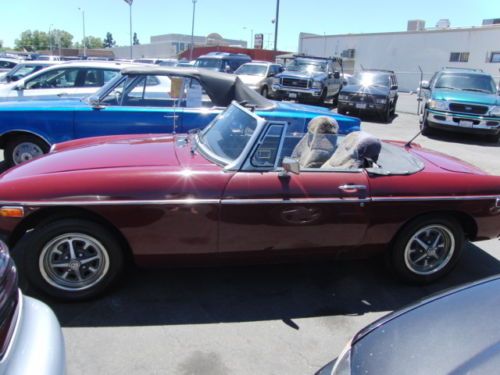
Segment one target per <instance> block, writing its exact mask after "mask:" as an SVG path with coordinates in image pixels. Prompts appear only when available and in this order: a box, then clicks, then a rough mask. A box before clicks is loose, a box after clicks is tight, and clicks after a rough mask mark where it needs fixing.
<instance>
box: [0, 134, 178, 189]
mask: <svg viewBox="0 0 500 375" xmlns="http://www.w3.org/2000/svg"><path fill="white" fill-rule="evenodd" d="M58 146H59V147H60V149H59V150H57V146H56V151H55V152H52V153H49V154H47V155H44V156H42V157H40V158H38V159H35V160H32V161H30V162H28V163H26V164H23V165H20V166H18V167H15V168H13V169H11V170H9V171H7V172H6V173H5V174H4V175H3V177H2V179H3V180H9V179H17V178H26V177H30V176H36V175H45V174H53V173H65V172H74V171H84V170H86V171H88V170H100V169H111V168H134V167H150V166H177V165H179V161H178V159H177V156H176V153H175V149H174V137H173V136H172V135H154V136H153V135H142V136H130V135H128V136H111V137H96V138H89V139H82V140H76V141H70V142H66V143H61V144H59V145H58Z"/></svg>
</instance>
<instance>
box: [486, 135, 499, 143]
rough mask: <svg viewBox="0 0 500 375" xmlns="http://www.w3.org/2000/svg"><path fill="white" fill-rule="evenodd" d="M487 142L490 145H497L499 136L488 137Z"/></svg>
mask: <svg viewBox="0 0 500 375" xmlns="http://www.w3.org/2000/svg"><path fill="white" fill-rule="evenodd" d="M488 140H489V141H490V142H492V143H498V141H499V140H500V134H492V135H489V136H488Z"/></svg>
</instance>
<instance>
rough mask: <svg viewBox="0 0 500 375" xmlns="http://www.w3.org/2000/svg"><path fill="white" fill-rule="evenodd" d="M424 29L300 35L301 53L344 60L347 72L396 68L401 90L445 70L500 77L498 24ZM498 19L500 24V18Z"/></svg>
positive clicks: (414, 24)
mask: <svg viewBox="0 0 500 375" xmlns="http://www.w3.org/2000/svg"><path fill="white" fill-rule="evenodd" d="M445 21H447V20H440V21H439V23H438V25H437V26H440V28H438V27H437V28H433V29H425V28H424V27H422V22H423V21H421V20H416V21H410V22H408V28H409V29H410V30H409V31H404V32H387V33H373V34H344V35H315V34H306V33H301V34H300V36H299V52H300V53H305V54H310V55H316V56H342V57H344V70H345V71H346V72H347V73H352V72H353V71H358V70H361V69H362V67H364V68H365V69H368V68H378V69H390V70H394V71H395V72H396V74H397V76H398V81H399V87H400V90H402V91H414V90H415V89H416V88H417V87H418V84H419V80H420V72H419V66H420V67H421V68H422V70H423V72H424V79H429V78H430V77H431V76H432V74H433V73H434V72H436V71H437V70H440V69H441V68H443V67H445V66H453V67H460V68H475V69H482V70H483V71H485V72H488V73H490V74H492V75H493V76H494V77H495V79H496V80H497V82H498V79H499V78H500V24H494V23H493V24H488V23H486V24H483V26H478V27H471V28H449V27H447V25H449V22H448V23H447V22H445ZM499 21H500V20H499Z"/></svg>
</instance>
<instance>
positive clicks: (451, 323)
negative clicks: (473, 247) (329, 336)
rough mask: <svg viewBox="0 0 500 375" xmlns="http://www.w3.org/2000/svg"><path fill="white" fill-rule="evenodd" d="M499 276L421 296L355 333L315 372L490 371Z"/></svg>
mask: <svg viewBox="0 0 500 375" xmlns="http://www.w3.org/2000/svg"><path fill="white" fill-rule="evenodd" d="M499 289H500V277H499V276H495V277H492V278H489V279H486V280H482V281H479V282H476V283H472V284H468V285H465V286H461V287H459V288H455V289H452V290H449V291H446V292H444V293H441V294H439V295H435V296H433V297H430V298H427V299H425V300H422V301H420V302H418V303H415V304H413V305H411V306H408V307H406V308H403V309H401V310H399V311H396V312H393V313H391V314H389V315H386V316H385V317H383V318H381V319H379V320H377V321H376V322H374V323H372V324H371V325H369V326H367V327H366V328H364V329H362V330H361V331H360V332H359V333H357V334H356V335H355V336H354V337H353V338H352V340H351V341H350V342H349V343H348V345H347V346H346V348H345V349H344V351H343V352H342V353H341V354H340V356H339V358H338V359H337V360H335V361H333V362H330V363H329V364H328V365H326V366H325V367H324V368H322V369H321V370H320V371H318V372H317V375H341V374H342V375H349V374H352V375H357V374H373V375H379V374H380V375H402V374H412V375H413V374H435V375H445V374H496V373H498V369H499V368H500V344H499V343H500V320H499V319H498V316H499V315H500V295H499V294H498V290H499Z"/></svg>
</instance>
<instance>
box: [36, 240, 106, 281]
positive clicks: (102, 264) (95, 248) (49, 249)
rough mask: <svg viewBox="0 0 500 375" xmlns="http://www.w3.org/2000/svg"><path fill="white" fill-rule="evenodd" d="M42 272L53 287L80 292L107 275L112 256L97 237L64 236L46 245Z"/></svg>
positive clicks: (42, 253) (43, 253) (41, 266)
mask: <svg viewBox="0 0 500 375" xmlns="http://www.w3.org/2000/svg"><path fill="white" fill-rule="evenodd" d="M39 269H40V273H41V275H42V277H43V278H44V279H45V281H46V282H48V283H49V284H50V285H52V286H54V287H56V288H58V289H62V290H66V291H80V290H85V289H89V288H91V287H93V286H94V285H96V284H97V283H99V282H100V281H101V280H102V278H103V277H104V276H105V275H106V274H107V273H108V270H109V256H108V252H107V251H106V248H105V247H104V246H103V245H102V244H101V243H100V242H99V241H98V240H97V239H96V238H94V237H92V236H89V235H86V234H83V233H65V234H63V235H60V236H58V237H56V238H54V239H52V240H50V241H49V242H48V243H47V244H46V245H45V246H44V248H43V249H42V252H41V254H40V258H39Z"/></svg>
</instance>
